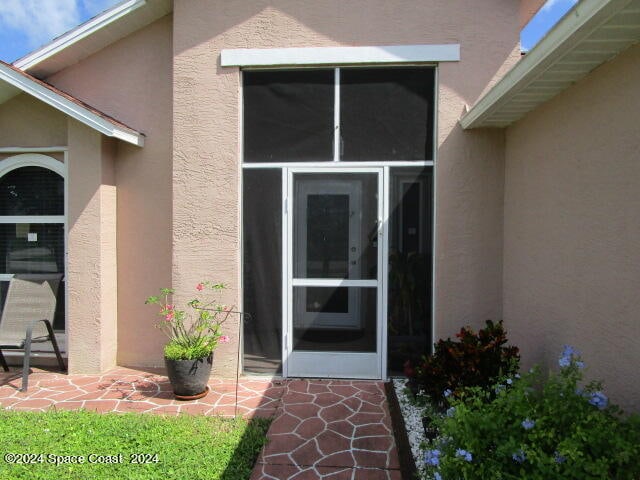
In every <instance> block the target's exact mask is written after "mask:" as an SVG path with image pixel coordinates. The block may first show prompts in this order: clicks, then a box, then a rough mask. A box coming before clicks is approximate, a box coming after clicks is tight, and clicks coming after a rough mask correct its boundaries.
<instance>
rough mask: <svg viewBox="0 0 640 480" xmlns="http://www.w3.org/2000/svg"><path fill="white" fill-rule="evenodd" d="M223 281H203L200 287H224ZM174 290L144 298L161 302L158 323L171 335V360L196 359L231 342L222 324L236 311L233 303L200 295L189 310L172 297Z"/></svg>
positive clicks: (166, 350) (168, 355) (218, 289)
mask: <svg viewBox="0 0 640 480" xmlns="http://www.w3.org/2000/svg"><path fill="white" fill-rule="evenodd" d="M224 288H225V286H224V284H222V283H211V282H200V283H198V285H196V290H197V291H198V292H202V291H203V290H211V291H213V292H215V293H219V292H221V291H222V290H224ZM173 294H174V290H173V289H171V288H162V289H160V295H158V296H156V295H153V296H151V297H149V298H147V300H146V301H145V302H144V303H146V304H148V305H158V306H159V307H160V310H159V311H158V315H159V316H160V318H161V320H160V321H158V322H157V323H156V325H155V326H156V328H158V329H160V330H161V331H162V333H164V334H165V335H166V336H167V337H168V338H169V342H168V343H167V344H166V345H165V347H164V356H165V358H167V359H169V360H196V359H199V358H204V357H208V356H209V355H210V354H211V353H212V352H213V351H214V350H215V349H216V347H217V346H218V344H220V343H228V342H229V336H228V335H223V334H222V328H221V326H222V324H223V323H224V322H225V321H226V320H227V318H228V317H229V315H230V314H232V313H239V312H234V311H233V308H232V307H228V306H226V305H222V304H221V303H219V302H218V301H217V300H215V299H211V300H209V301H206V302H203V301H201V300H199V299H197V298H194V299H193V300H191V301H189V302H187V306H188V307H189V308H190V310H189V312H187V311H186V310H181V309H178V308H176V305H175V304H174V303H173V301H172V297H173Z"/></svg>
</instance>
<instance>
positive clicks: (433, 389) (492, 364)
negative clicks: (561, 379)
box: [405, 320, 520, 406]
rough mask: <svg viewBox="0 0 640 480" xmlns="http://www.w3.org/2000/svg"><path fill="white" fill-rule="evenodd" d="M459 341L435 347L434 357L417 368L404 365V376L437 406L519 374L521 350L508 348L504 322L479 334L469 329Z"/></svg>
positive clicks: (486, 328)
mask: <svg viewBox="0 0 640 480" xmlns="http://www.w3.org/2000/svg"><path fill="white" fill-rule="evenodd" d="M456 337H457V338H458V341H454V340H451V338H447V339H446V340H440V341H439V342H438V343H436V344H435V350H434V353H433V355H429V356H427V357H424V358H423V362H422V363H421V364H420V365H418V366H417V367H416V368H413V367H412V366H411V365H410V364H407V365H405V374H406V375H407V376H408V377H409V381H410V383H413V384H414V385H415V386H416V387H417V389H418V390H421V391H423V392H424V393H425V394H427V395H428V396H429V397H430V398H431V399H432V401H433V402H434V403H435V404H437V405H443V406H444V405H445V404H446V399H445V397H447V396H449V395H448V394H446V395H445V392H452V393H453V396H454V397H455V396H459V395H461V393H462V391H463V390H464V389H465V388H467V387H483V388H487V387H489V386H490V385H493V384H494V383H495V382H497V381H498V379H499V378H500V377H502V376H508V375H512V374H515V373H516V372H517V371H518V368H519V363H520V356H519V354H518V348H517V347H514V346H507V345H506V343H507V334H506V332H505V330H504V327H503V325H502V320H501V321H499V322H497V323H494V322H492V321H491V320H487V322H486V326H485V327H484V328H482V329H481V330H479V331H478V333H477V334H476V333H475V332H474V331H473V330H472V329H471V328H470V327H465V328H462V329H460V332H458V333H457V334H456Z"/></svg>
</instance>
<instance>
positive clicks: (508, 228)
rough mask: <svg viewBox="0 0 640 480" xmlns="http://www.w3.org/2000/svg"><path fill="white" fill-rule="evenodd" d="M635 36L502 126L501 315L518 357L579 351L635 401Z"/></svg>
mask: <svg viewBox="0 0 640 480" xmlns="http://www.w3.org/2000/svg"><path fill="white" fill-rule="evenodd" d="M638 85H640V46H636V47H633V48H632V49H630V50H628V51H626V52H625V53H623V54H621V55H620V56H619V57H617V58H616V59H614V60H613V61H612V62H610V63H608V64H605V65H603V66H601V67H599V68H598V69H596V70H595V71H594V72H592V73H591V74H590V75H589V76H588V77H586V78H585V79H584V80H582V81H580V82H579V83H577V84H576V85H574V86H573V87H571V88H569V89H568V90H566V91H565V92H564V93H562V94H561V95H559V96H558V97H556V98H555V99H553V100H552V101H551V102H548V103H546V104H544V105H543V106H541V107H540V108H538V109H537V110H536V111H534V112H533V113H531V114H529V115H528V116H527V117H525V118H524V119H523V120H521V121H520V122H518V123H516V124H515V125H514V126H513V127H511V128H509V129H508V130H507V133H506V159H507V160H506V180H505V183H506V186H505V227H504V228H505V232H504V238H505V240H504V241H505V247H504V316H505V321H506V325H507V328H508V329H509V331H510V333H511V335H510V336H511V338H512V339H513V340H514V342H515V343H516V344H517V345H519V346H520V347H521V348H522V355H523V361H524V364H525V366H528V365H530V364H532V363H534V362H542V363H544V364H547V365H553V366H557V364H556V360H557V357H558V355H559V352H560V349H561V348H562V345H563V344H571V345H573V346H575V347H576V348H578V349H579V350H581V351H582V353H583V356H584V359H585V361H586V363H587V366H588V370H587V376H588V377H589V378H596V379H604V380H605V385H606V392H607V393H610V394H611V397H612V399H613V400H614V401H618V402H621V403H622V405H623V406H624V407H626V408H627V409H635V410H638V409H639V408H640V405H639V404H638V398H640V383H638V382H637V381H634V379H637V377H638V373H637V370H638V367H639V366H640V322H639V321H638V312H639V311H640V295H638V292H640V262H639V261H638V252H640V222H639V221H638V212H640V161H639V160H640V158H639V153H638V152H640V127H639V126H638V121H637V107H638V105H640V89H638Z"/></svg>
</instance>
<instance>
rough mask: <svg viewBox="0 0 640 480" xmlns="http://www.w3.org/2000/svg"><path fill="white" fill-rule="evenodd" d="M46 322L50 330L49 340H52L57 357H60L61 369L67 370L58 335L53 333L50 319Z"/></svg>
mask: <svg viewBox="0 0 640 480" xmlns="http://www.w3.org/2000/svg"><path fill="white" fill-rule="evenodd" d="M44 324H45V325H46V326H47V330H48V331H49V340H51V344H52V345H53V351H54V352H56V358H57V359H58V365H59V366H60V370H62V371H63V372H66V371H67V367H66V366H65V364H64V359H63V358H62V354H61V353H60V349H59V348H58V341H57V340H56V336H55V334H54V333H53V327H51V323H50V322H49V320H45V321H44Z"/></svg>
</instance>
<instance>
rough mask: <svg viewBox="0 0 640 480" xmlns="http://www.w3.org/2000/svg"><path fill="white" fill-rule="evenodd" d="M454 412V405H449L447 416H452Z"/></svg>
mask: <svg viewBox="0 0 640 480" xmlns="http://www.w3.org/2000/svg"><path fill="white" fill-rule="evenodd" d="M455 414H456V407H449V408H448V409H447V417H453V416H454V415H455Z"/></svg>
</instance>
